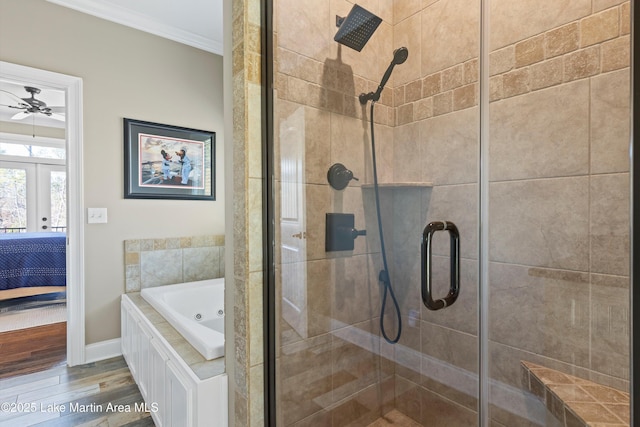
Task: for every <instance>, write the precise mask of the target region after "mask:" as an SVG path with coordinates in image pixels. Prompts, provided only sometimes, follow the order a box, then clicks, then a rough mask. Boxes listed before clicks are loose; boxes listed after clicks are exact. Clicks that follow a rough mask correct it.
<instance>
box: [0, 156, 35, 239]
mask: <svg viewBox="0 0 640 427" xmlns="http://www.w3.org/2000/svg"><path fill="white" fill-rule="evenodd" d="M0 183H1V184H0V232H2V233H24V232H26V231H32V230H30V229H29V228H28V227H29V226H32V227H33V225H32V224H35V212H34V211H33V207H35V205H36V198H35V194H36V191H35V190H36V188H35V187H36V186H35V165H31V164H20V163H9V162H0Z"/></svg>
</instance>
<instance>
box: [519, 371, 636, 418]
mask: <svg viewBox="0 0 640 427" xmlns="http://www.w3.org/2000/svg"><path fill="white" fill-rule="evenodd" d="M521 363H522V367H523V370H524V372H523V374H524V375H523V381H524V382H525V384H524V385H525V387H526V388H527V389H528V390H529V391H530V392H531V393H533V394H534V395H536V396H538V397H539V398H540V399H542V401H543V402H544V403H545V405H546V407H547V409H548V410H549V412H551V413H552V414H553V415H554V416H555V417H556V418H557V419H558V420H559V421H560V422H561V425H562V426H567V427H582V426H585V427H586V426H603V427H623V426H626V427H628V426H629V423H630V421H629V419H630V409H629V408H630V407H629V393H625V392H622V391H619V390H616V389H614V388H611V387H606V386H603V385H600V384H596V383H594V382H592V381H589V380H585V379H582V378H577V377H574V376H572V375H568V374H565V373H562V372H559V371H556V370H554V369H549V368H545V367H543V366H540V365H536V364H534V363H530V362H525V361H522V362H521Z"/></svg>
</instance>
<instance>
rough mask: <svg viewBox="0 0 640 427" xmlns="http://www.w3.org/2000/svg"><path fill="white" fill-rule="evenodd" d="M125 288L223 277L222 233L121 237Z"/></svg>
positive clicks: (133, 288) (133, 290)
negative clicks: (217, 234)
mask: <svg viewBox="0 0 640 427" xmlns="http://www.w3.org/2000/svg"><path fill="white" fill-rule="evenodd" d="M124 256H125V271H126V278H125V292H139V291H140V290H141V289H144V288H152V287H155V286H163V285H172V284H176V283H186V282H193V281H197V280H206V279H217V278H219V277H224V236H190V237H174V238H167V239H135V240H125V241H124Z"/></svg>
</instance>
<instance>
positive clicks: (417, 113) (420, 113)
mask: <svg viewBox="0 0 640 427" xmlns="http://www.w3.org/2000/svg"><path fill="white" fill-rule="evenodd" d="M413 117H414V119H415V120H416V121H419V120H423V119H428V118H429V117H433V98H426V99H421V100H420V101H418V102H416V103H415V106H414V109H413Z"/></svg>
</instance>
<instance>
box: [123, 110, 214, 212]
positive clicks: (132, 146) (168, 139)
mask: <svg viewBox="0 0 640 427" xmlns="http://www.w3.org/2000/svg"><path fill="white" fill-rule="evenodd" d="M215 146H216V134H215V132H209V131H203V130H198V129H190V128H184V127H179V126H170V125H163V124H159V123H152V122H145V121H141V120H134V119H127V118H125V119H124V171H125V179H124V197H125V198H126V199H183V200H215V188H216V183H215V175H216V174H215V152H216V149H215Z"/></svg>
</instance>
